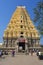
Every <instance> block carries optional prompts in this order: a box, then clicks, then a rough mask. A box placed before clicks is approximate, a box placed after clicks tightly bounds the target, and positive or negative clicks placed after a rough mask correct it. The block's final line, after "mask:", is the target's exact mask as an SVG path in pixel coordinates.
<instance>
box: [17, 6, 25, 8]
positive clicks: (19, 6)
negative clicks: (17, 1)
mask: <svg viewBox="0 0 43 65" xmlns="http://www.w3.org/2000/svg"><path fill="white" fill-rule="evenodd" d="M17 8H25V6H17Z"/></svg>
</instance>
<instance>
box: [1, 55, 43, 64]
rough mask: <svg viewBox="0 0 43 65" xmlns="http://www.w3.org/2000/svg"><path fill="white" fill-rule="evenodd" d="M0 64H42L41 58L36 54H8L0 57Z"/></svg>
mask: <svg viewBox="0 0 43 65" xmlns="http://www.w3.org/2000/svg"><path fill="white" fill-rule="evenodd" d="M0 65H43V60H39V59H38V57H37V56H36V55H33V56H31V55H24V54H23V55H22V54H20V55H16V56H15V57H12V56H11V55H8V56H3V58H0Z"/></svg>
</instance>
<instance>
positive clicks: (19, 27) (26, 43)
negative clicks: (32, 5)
mask: <svg viewBox="0 0 43 65" xmlns="http://www.w3.org/2000/svg"><path fill="white" fill-rule="evenodd" d="M39 40H40V35H39V32H38V31H37V29H36V28H35V26H34V24H33V22H32V21H31V19H30V16H29V15H28V13H27V11H26V8H24V6H17V9H16V11H15V12H14V14H13V15H12V17H11V20H10V22H9V24H8V26H7V28H6V29H5V31H4V35H3V47H8V48H9V47H11V48H14V47H15V48H16V50H17V52H18V50H19V49H22V50H24V51H26V50H28V48H29V47H38V46H39Z"/></svg>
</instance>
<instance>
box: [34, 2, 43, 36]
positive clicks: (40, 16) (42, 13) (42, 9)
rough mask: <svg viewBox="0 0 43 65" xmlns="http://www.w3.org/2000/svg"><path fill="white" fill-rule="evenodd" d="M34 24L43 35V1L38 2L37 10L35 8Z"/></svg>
mask: <svg viewBox="0 0 43 65" xmlns="http://www.w3.org/2000/svg"><path fill="white" fill-rule="evenodd" d="M34 14H35V16H34V22H35V24H36V27H37V29H38V30H39V32H40V33H41V35H43V1H42V2H38V3H37V5H36V8H34Z"/></svg>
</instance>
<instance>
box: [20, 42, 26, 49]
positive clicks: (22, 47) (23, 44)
mask: <svg viewBox="0 0 43 65" xmlns="http://www.w3.org/2000/svg"><path fill="white" fill-rule="evenodd" d="M19 48H21V49H22V50H25V42H19Z"/></svg>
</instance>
